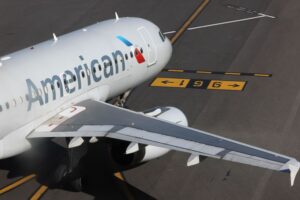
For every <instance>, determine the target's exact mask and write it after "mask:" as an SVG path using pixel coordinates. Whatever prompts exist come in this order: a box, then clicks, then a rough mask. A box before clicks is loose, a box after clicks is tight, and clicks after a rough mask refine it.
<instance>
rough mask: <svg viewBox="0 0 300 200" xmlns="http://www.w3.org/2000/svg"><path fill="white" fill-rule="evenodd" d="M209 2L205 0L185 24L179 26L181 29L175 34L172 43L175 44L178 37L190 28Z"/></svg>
mask: <svg viewBox="0 0 300 200" xmlns="http://www.w3.org/2000/svg"><path fill="white" fill-rule="evenodd" d="M208 3H209V0H203V1H202V2H201V4H200V5H199V6H198V7H197V8H196V10H195V11H194V12H193V14H192V15H191V16H190V17H189V18H188V19H187V20H186V21H185V22H184V23H183V25H182V26H181V27H180V28H179V30H178V31H177V32H176V33H175V35H174V36H173V37H172V38H171V43H172V44H174V43H175V42H176V41H177V40H178V38H179V37H180V36H181V35H182V34H183V33H184V32H185V31H186V30H187V29H188V28H189V26H190V25H191V24H192V22H193V21H194V20H195V19H196V17H197V16H198V15H199V14H200V13H201V12H202V11H203V10H204V8H205V7H206V6H207V4H208Z"/></svg>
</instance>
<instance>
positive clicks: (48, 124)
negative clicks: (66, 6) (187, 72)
mask: <svg viewBox="0 0 300 200" xmlns="http://www.w3.org/2000/svg"><path fill="white" fill-rule="evenodd" d="M171 55H172V45H171V43H170V41H169V39H168V38H167V37H166V36H165V35H164V34H163V33H162V32H161V31H160V28H159V27H158V26H156V25H155V24H153V23H152V22H150V21H148V20H145V19H142V18H134V17H122V18H119V17H118V15H117V14H116V18H115V19H110V20H106V21H103V22H99V23H96V24H94V25H91V26H88V27H85V28H82V29H80V30H77V31H74V32H71V33H68V34H65V35H62V36H59V37H57V36H56V35H55V34H53V39H51V40H48V41H45V42H42V43H40V44H36V45H33V46H31V47H29V48H25V49H23V50H20V51H17V52H15V53H11V54H8V55H6V56H3V57H1V58H0V91H1V96H0V159H5V158H9V157H13V156H16V155H19V154H21V153H23V152H25V151H27V150H29V149H31V148H32V146H33V143H34V139H36V138H45V139H47V138H48V139H52V138H66V140H67V142H68V146H67V147H68V149H69V150H72V149H74V148H80V147H81V146H83V144H93V143H96V142H101V141H102V139H108V141H112V144H114V145H112V151H113V152H114V153H113V155H112V156H113V159H114V160H116V162H118V164H120V165H129V166H136V165H139V164H141V163H144V162H147V161H149V160H152V159H155V158H158V157H161V156H163V155H165V154H166V153H168V152H169V151H170V150H176V151H180V152H185V153H188V154H190V157H189V158H188V161H187V165H188V166H192V165H195V164H198V163H200V161H201V160H202V159H203V158H206V157H210V158H216V159H223V160H227V161H232V162H238V163H243V164H247V165H252V166H257V167H262V168H267V169H271V170H276V171H282V172H287V173H290V182H291V185H293V184H294V180H295V177H296V174H297V172H298V170H299V168H300V163H299V162H298V161H297V160H296V159H295V158H292V157H288V156H285V155H281V154H278V153H275V152H272V151H268V150H265V149H262V148H258V147H255V146H251V145H248V144H244V143H241V142H238V141H234V140H231V139H228V138H225V137H221V136H218V135H215V134H212V133H208V132H205V131H202V130H197V129H194V128H191V127H189V126H188V120H187V117H186V116H185V114H184V113H183V112H182V111H181V110H179V109H178V108H175V107H171V106H168V107H155V108H151V109H148V110H145V111H143V112H135V111H132V110H129V109H125V108H122V107H118V106H116V105H112V104H109V103H107V101H108V100H110V99H112V98H115V97H117V96H120V95H122V94H124V93H126V92H127V91H129V90H131V89H133V88H135V87H137V86H139V85H140V84H141V83H143V82H145V81H147V80H149V79H151V78H153V77H155V76H156V75H157V74H158V73H159V72H160V71H161V70H162V69H163V68H164V67H165V66H166V65H167V63H168V62H169V60H170V58H171ZM114 141H118V142H117V143H115V142H114ZM116 144H117V145H116ZM36 151H38V149H37V150H36ZM75 167H76V166H75V165H74V164H66V165H64V166H63V167H61V168H60V170H58V172H57V173H56V174H58V175H57V177H58V178H57V180H56V182H60V181H62V180H63V179H64V178H65V177H66V176H67V175H68V174H70V173H72V171H74V170H73V169H74V168H75Z"/></svg>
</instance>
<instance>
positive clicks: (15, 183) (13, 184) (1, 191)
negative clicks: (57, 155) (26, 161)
mask: <svg viewBox="0 0 300 200" xmlns="http://www.w3.org/2000/svg"><path fill="white" fill-rule="evenodd" d="M34 177H35V174H32V175H29V176H26V177H24V178H21V179H19V180H17V181H16V182H14V183H12V184H10V185H8V186H6V187H4V188H2V189H0V195H2V194H4V193H6V192H8V191H10V190H13V189H15V188H16V187H19V186H20V185H22V184H24V183H26V182H28V181H30V180H31V179H33V178H34Z"/></svg>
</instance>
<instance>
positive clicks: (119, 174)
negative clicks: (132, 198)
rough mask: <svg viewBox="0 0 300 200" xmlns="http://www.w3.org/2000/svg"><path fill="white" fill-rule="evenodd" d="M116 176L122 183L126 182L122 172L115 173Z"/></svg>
mask: <svg viewBox="0 0 300 200" xmlns="http://www.w3.org/2000/svg"><path fill="white" fill-rule="evenodd" d="M114 176H115V177H116V178H118V179H120V180H121V181H124V177H123V175H122V173H121V172H116V173H114Z"/></svg>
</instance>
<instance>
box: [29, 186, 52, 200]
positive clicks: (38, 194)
mask: <svg viewBox="0 0 300 200" xmlns="http://www.w3.org/2000/svg"><path fill="white" fill-rule="evenodd" d="M47 190H48V187H47V186H45V185H42V186H41V187H39V189H38V190H37V191H36V192H35V193H34V194H33V195H32V197H31V198H30V200H39V199H40V198H41V197H42V196H43V195H44V194H45V193H46V192H47Z"/></svg>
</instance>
